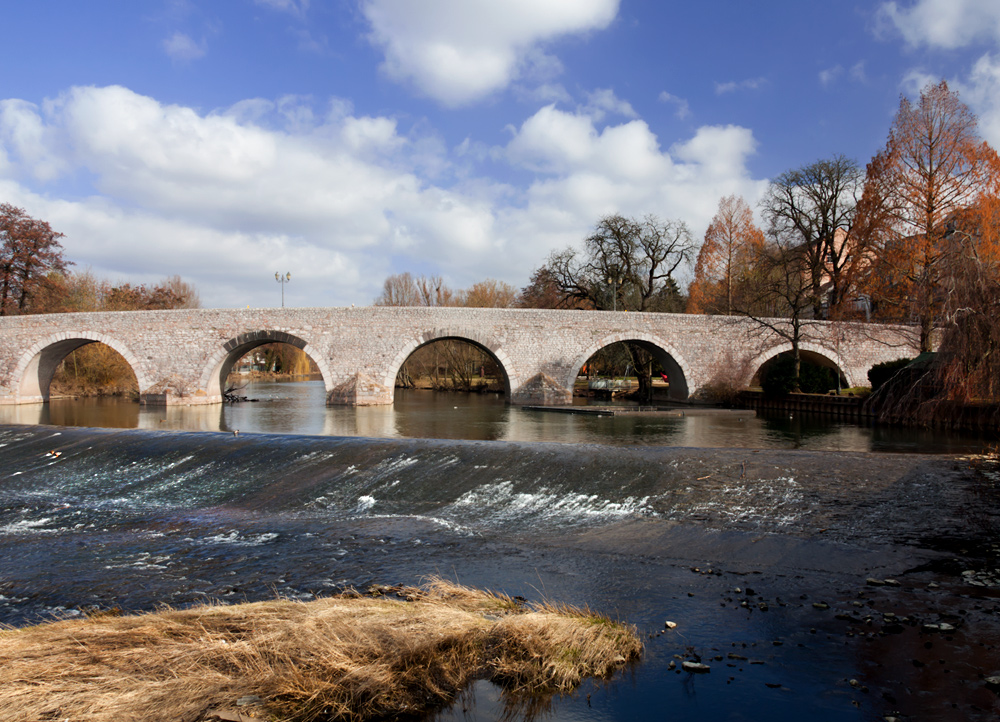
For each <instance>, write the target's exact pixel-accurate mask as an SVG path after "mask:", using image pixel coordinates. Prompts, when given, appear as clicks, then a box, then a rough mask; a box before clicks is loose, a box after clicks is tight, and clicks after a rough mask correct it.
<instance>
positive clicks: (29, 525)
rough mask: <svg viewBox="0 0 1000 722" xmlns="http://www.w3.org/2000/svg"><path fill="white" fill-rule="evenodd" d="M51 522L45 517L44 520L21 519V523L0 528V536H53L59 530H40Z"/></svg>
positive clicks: (16, 522) (49, 518) (17, 522)
mask: <svg viewBox="0 0 1000 722" xmlns="http://www.w3.org/2000/svg"><path fill="white" fill-rule="evenodd" d="M51 521H52V519H51V517H45V518H44V519H21V521H15V522H12V523H11V524H6V525H4V526H0V534H55V533H56V532H57V531H60V530H59V529H43V528H42V527H44V526H45V525H46V524H48V523H49V522H51Z"/></svg>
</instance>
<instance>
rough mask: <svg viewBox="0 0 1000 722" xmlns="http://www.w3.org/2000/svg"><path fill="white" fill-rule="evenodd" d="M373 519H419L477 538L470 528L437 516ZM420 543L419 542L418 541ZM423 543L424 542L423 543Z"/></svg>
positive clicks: (374, 517) (406, 515)
mask: <svg viewBox="0 0 1000 722" xmlns="http://www.w3.org/2000/svg"><path fill="white" fill-rule="evenodd" d="M371 518H372V519H417V520H419V521H429V522H431V523H432V524H436V525H437V526H440V527H444V528H445V529H447V530H448V531H453V532H456V533H458V534H464V535H466V536H476V532H475V531H474V530H473V529H470V528H469V527H467V526H465V525H463V524H459V523H457V522H454V521H451V520H449V519H442V518H441V517H437V516H424V515H423V514H372V515H371ZM418 541H419V540H418ZM421 543H423V542H421Z"/></svg>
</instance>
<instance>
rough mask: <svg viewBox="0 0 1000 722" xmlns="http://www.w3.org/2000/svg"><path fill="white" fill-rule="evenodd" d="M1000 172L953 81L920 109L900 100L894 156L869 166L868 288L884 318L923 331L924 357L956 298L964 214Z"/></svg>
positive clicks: (862, 217)
mask: <svg viewBox="0 0 1000 722" xmlns="http://www.w3.org/2000/svg"><path fill="white" fill-rule="evenodd" d="M998 167H1000V162H998V158H997V153H996V151H994V150H993V148H991V147H990V146H989V145H988V144H987V143H986V142H985V141H983V140H982V138H981V137H980V136H979V131H978V125H977V121H976V116H975V115H973V113H972V112H971V111H970V110H969V108H968V107H967V106H966V105H965V104H964V103H962V102H961V101H960V100H959V98H958V95H957V94H956V93H954V92H953V91H951V90H950V89H949V88H948V84H947V83H946V82H945V81H941V82H940V83H937V84H932V85H928V86H926V87H925V88H924V89H923V90H922V91H921V92H920V99H919V101H918V102H916V103H912V102H911V101H910V100H909V99H908V98H905V97H904V98H902V99H901V100H900V103H899V111H898V112H897V113H896V117H895V119H894V120H893V123H892V127H891V129H890V131H889V138H888V141H887V142H886V146H885V148H884V149H883V150H881V151H880V152H879V153H878V154H877V155H876V156H875V157H874V158H873V159H872V161H871V163H869V165H868V171H867V175H866V179H865V190H864V195H863V197H862V200H861V204H860V206H859V223H858V226H857V229H856V239H857V243H858V244H859V250H860V251H861V252H862V253H863V254H864V256H865V257H866V258H868V259H870V266H869V268H868V269H866V272H865V274H864V275H865V278H864V281H863V283H864V287H865V290H866V291H867V293H868V294H869V295H870V296H871V298H872V300H873V302H874V306H875V310H876V315H877V317H878V318H880V319H881V320H887V321H892V320H896V321H904V322H906V321H911V320H915V321H916V322H917V323H918V324H919V330H920V349H921V350H922V351H930V350H932V348H933V343H934V341H933V335H934V331H935V327H936V326H937V325H938V324H939V323H940V322H942V321H944V320H946V316H947V314H948V308H949V299H950V297H951V296H952V294H953V292H954V291H955V289H956V281H957V276H956V275H955V271H956V261H958V260H959V258H960V256H959V255H956V254H957V253H959V249H961V248H962V246H963V244H962V243H959V242H957V239H956V236H955V234H956V231H957V230H959V225H960V223H961V221H962V218H963V214H964V215H965V217H966V218H969V217H971V216H969V215H968V213H969V209H974V208H975V207H976V206H977V205H979V204H981V203H986V202H987V201H986V200H985V198H986V196H988V195H989V190H990V188H991V187H992V186H993V185H995V182H996V180H995V179H996V174H997V172H998ZM973 213H974V212H973ZM965 233H966V235H968V236H970V237H972V236H974V235H976V233H979V235H980V240H979V241H977V244H976V245H982V242H983V238H985V236H982V233H981V231H976V233H969V232H968V231H965Z"/></svg>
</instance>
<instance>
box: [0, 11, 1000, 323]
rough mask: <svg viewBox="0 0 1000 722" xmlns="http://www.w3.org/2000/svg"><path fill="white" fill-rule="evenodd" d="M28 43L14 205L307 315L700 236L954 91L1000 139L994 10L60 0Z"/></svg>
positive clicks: (93, 254) (21, 62)
mask: <svg viewBox="0 0 1000 722" xmlns="http://www.w3.org/2000/svg"><path fill="white" fill-rule="evenodd" d="M760 5H764V6H765V7H763V8H762V7H758V6H760ZM4 30H5V33H4V35H5V40H4V43H3V44H0V70H2V74H0V77H2V78H3V81H2V83H0V202H8V203H13V204H15V205H18V206H21V207H23V208H25V209H26V210H27V211H28V212H29V213H30V214H32V215H34V216H36V217H39V218H43V219H45V220H48V221H49V222H50V223H51V224H52V226H53V227H54V228H55V229H56V230H58V231H61V232H63V233H65V234H66V238H65V239H64V247H65V249H66V256H67V257H68V258H69V259H70V260H73V261H74V262H75V263H76V264H77V267H78V268H83V269H85V268H90V269H91V270H93V271H94V273H96V274H98V275H100V276H104V277H107V278H109V279H111V280H115V281H124V280H130V281H133V282H150V281H155V280H157V279H160V278H162V277H164V276H167V275H173V274H177V275H180V276H182V277H183V278H185V279H186V280H188V281H191V282H192V283H194V284H195V285H196V286H197V288H198V289H199V292H200V294H201V298H202V301H203V304H204V305H206V306H212V307H242V306H246V305H248V304H249V305H251V306H271V305H277V304H278V303H280V288H279V287H278V285H277V284H276V283H275V282H274V280H273V277H274V273H275V271H280V272H282V273H284V272H286V271H290V272H291V273H292V282H291V283H290V284H289V285H288V286H286V289H285V293H286V302H287V303H288V305H295V306H327V305H349V304H352V303H354V304H358V305H363V304H368V303H371V301H372V300H373V299H374V298H375V297H376V296H377V295H378V293H379V291H380V288H381V285H382V282H383V280H384V279H385V277H386V276H387V275H389V274H390V273H395V272H401V271H407V270H408V271H413V272H416V273H428V274H436V275H441V276H443V277H444V278H445V280H446V281H447V282H448V283H449V284H450V285H452V286H453V287H458V288H460V287H466V286H468V285H470V284H471V283H473V282H475V281H477V280H482V279H485V278H498V279H501V280H504V281H507V282H509V283H512V284H514V285H516V286H523V285H524V284H525V283H526V282H527V279H528V277H529V276H530V274H531V271H532V270H533V269H534V268H536V267H538V266H539V265H541V264H542V263H544V261H545V258H546V257H547V255H548V254H549V253H550V252H551V251H553V250H557V249H562V248H564V247H565V246H567V245H569V244H577V243H580V242H581V241H582V239H583V238H584V237H585V236H586V235H587V233H588V231H589V230H590V229H591V228H593V226H594V224H595V222H596V221H597V219H598V218H599V217H600V216H601V215H604V214H607V213H616V212H620V213H624V214H627V215H644V214H647V213H654V214H657V215H659V216H661V217H664V218H672V219H677V220H683V221H684V222H686V223H687V224H688V226H689V227H690V229H691V231H692V233H693V234H694V236H695V237H696V239H698V240H699V241H700V239H701V237H702V235H703V234H704V231H705V228H706V227H707V225H708V223H709V221H710V219H711V217H712V215H713V213H714V212H715V209H716V206H717V204H718V201H719V199H720V198H721V197H722V196H724V195H728V194H730V193H738V194H741V195H743V196H744V197H745V198H746V199H747V200H748V201H749V202H750V203H751V204H756V203H757V201H758V200H759V199H760V197H761V195H762V193H763V192H764V190H765V189H766V187H767V181H768V178H770V177H773V176H775V175H777V174H778V173H781V172H782V171H785V170H788V169H791V168H795V167H798V166H801V165H803V164H806V163H809V162H812V161H814V160H817V159H820V158H824V157H829V156H831V155H833V154H838V153H843V154H845V155H847V156H849V157H852V158H854V159H856V160H857V161H858V162H859V163H861V164H862V165H863V164H864V163H866V162H867V161H868V159H869V158H870V157H871V156H872V154H874V153H875V152H876V151H877V150H878V149H879V148H880V147H881V146H882V145H884V143H885V139H886V135H887V133H888V129H889V124H890V123H891V121H892V117H893V114H894V113H895V111H896V108H897V107H898V104H899V97H900V94H908V95H914V94H916V93H917V92H918V91H919V89H920V87H922V86H923V85H924V84H925V83H927V82H929V81H934V82H936V81H937V80H939V79H941V78H945V79H947V80H948V81H949V83H950V84H951V85H952V87H953V88H955V89H957V90H958V91H959V93H960V95H961V97H962V99H963V100H965V101H966V102H967V103H968V104H969V105H970V106H971V107H972V109H973V111H975V112H976V113H977V114H978V115H979V118H980V130H981V132H982V134H983V136H984V137H985V138H986V139H987V140H988V141H989V142H991V143H992V144H993V145H994V146H995V147H1000V3H998V2H996V0H897V2H880V1H878V0H873V1H871V2H856V3H852V2H850V0H845V1H838V2H795V3H792V2H769V3H747V2H735V1H734V2H722V1H719V2H711V1H709V2H704V3H687V2H685V3H680V2H672V1H667V0H664V1H663V2H649V1H639V0H227V1H223V2H219V1H217V2H211V3H210V2H200V1H198V0H146V2H141V3H135V2H124V1H123V0H118V1H117V2H110V1H107V0H90V1H88V2H86V3H81V2H69V1H68V0H63V1H58V2H57V1H55V0H39V2H35V3H17V4H14V5H13V6H12V7H9V8H5V10H4Z"/></svg>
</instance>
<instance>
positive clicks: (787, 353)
mask: <svg viewBox="0 0 1000 722" xmlns="http://www.w3.org/2000/svg"><path fill="white" fill-rule="evenodd" d="M791 356H792V345H791V344H789V343H785V344H781V345H779V346H775V347H774V348H772V349H769V350H767V351H765V352H764V353H762V354H761V355H760V356H758V357H757V358H756V359H754V361H753V363H752V364H751V368H752V369H753V376H752V377H751V378H750V379H749V380H748V382H747V383H748V385H749V386H760V385H761V383H762V381H763V379H764V377H766V376H767V373H768V371H769V370H770V369H771V368H773V367H774V365H775V363H777V362H778V361H779V360H781V359H790V358H791ZM799 358H800V359H801V360H802V363H803V365H804V366H806V365H809V366H813V367H815V368H819V369H829V371H830V372H831V373H832V377H833V379H835V381H833V385H832V386H830V388H835V387H836V383H837V382H836V379H838V378H839V381H840V383H841V385H842V386H844V387H845V388H850V387H852V386H856V385H860V382H859V380H858V379H855V378H854V377H853V374H851V373H850V369H849V367H848V366H847V364H845V363H844V360H843V358H841V356H840V354H838V353H837V352H836V351H835V350H833V349H831V348H827V347H826V346H821V345H819V344H815V343H810V342H804V343H801V344H799ZM827 390H828V389H825V388H824V389H823V390H822V391H818V392H817V393H825V392H826V391H827Z"/></svg>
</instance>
